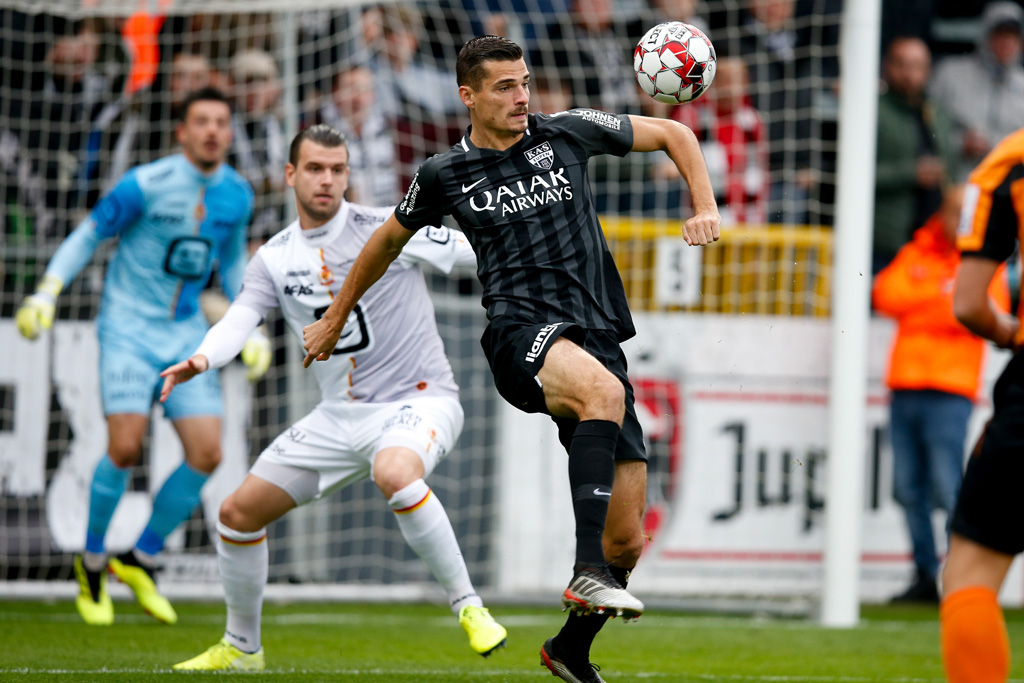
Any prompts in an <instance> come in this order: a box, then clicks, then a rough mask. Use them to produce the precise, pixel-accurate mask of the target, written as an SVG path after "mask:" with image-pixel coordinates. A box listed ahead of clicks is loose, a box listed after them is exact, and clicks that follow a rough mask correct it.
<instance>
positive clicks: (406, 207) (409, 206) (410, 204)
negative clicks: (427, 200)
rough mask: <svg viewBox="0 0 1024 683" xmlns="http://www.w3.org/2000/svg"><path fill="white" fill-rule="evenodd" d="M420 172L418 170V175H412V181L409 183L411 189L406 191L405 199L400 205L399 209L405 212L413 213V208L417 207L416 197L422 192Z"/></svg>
mask: <svg viewBox="0 0 1024 683" xmlns="http://www.w3.org/2000/svg"><path fill="white" fill-rule="evenodd" d="M419 180H420V174H419V172H418V171H417V173H416V175H414V176H413V177H412V182H411V183H409V190H408V191H407V192H406V193H405V199H403V200H402V203H401V204H400V205H399V206H398V210H399V211H401V212H402V213H404V214H409V213H412V211H413V209H415V208H416V198H417V197H418V196H419V194H420V183H419Z"/></svg>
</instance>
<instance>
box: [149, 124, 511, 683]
mask: <svg viewBox="0 0 1024 683" xmlns="http://www.w3.org/2000/svg"><path fill="white" fill-rule="evenodd" d="M348 159H349V156H348V145H347V142H346V140H345V136H344V135H342V134H341V133H340V132H339V131H337V130H335V129H334V128H331V127H330V126H326V125H318V126H313V127H312V128H307V129H305V130H303V131H302V132H301V133H299V134H298V135H297V136H296V137H295V139H294V141H293V142H292V144H291V150H290V152H289V162H288V164H287V166H286V167H285V179H286V182H287V183H288V185H289V186H290V187H293V188H295V199H296V208H297V209H298V214H299V219H298V220H297V221H296V222H294V223H292V224H291V225H289V226H288V227H286V228H285V229H284V230H282V231H281V232H279V233H278V234H277V235H275V236H274V237H272V238H271V239H270V240H269V241H268V242H267V243H266V244H264V245H263V246H262V247H260V249H259V250H258V251H257V252H256V254H255V256H253V259H252V261H251V262H250V263H249V266H248V268H247V269H246V272H245V287H244V289H243V291H242V293H241V294H240V295H239V296H238V298H237V299H236V300H235V302H234V303H233V304H232V305H231V307H230V308H229V309H228V311H227V313H226V314H225V315H224V318H223V319H222V320H221V321H220V322H219V323H217V324H216V325H214V326H213V328H211V329H210V332H209V333H208V334H207V335H206V338H205V339H204V340H203V343H202V344H201V345H200V346H199V348H198V349H196V351H195V355H193V356H192V357H191V358H189V359H188V360H185V361H182V362H180V363H177V364H176V365H173V366H171V367H169V368H167V370H165V371H164V372H163V376H164V377H166V380H165V382H164V388H163V391H162V392H161V395H160V398H161V400H167V401H170V400H171V398H172V397H173V396H176V392H175V393H172V392H173V391H174V389H175V387H176V386H178V385H179V384H181V383H182V382H186V381H188V380H190V379H192V378H193V377H195V376H197V375H199V374H200V373H202V372H205V371H206V370H208V369H209V368H216V367H220V366H222V365H224V364H225V363H227V362H228V361H229V360H231V358H233V357H234V355H235V354H236V353H238V350H239V349H240V348H242V344H243V342H244V340H245V338H246V335H247V334H248V333H249V332H250V331H251V330H252V329H254V328H255V327H256V325H257V324H259V321H260V320H261V319H262V318H263V317H264V316H265V315H266V314H267V313H268V312H269V311H271V310H272V309H273V308H276V307H278V306H280V307H281V310H282V312H283V314H284V317H285V319H286V320H287V322H288V326H289V327H290V328H291V329H292V331H293V332H294V333H295V334H296V336H298V337H299V339H301V338H302V330H303V328H304V327H305V326H306V325H309V324H310V323H312V322H313V321H314V320H316V319H317V318H319V317H320V315H322V313H323V311H325V310H326V309H327V307H328V306H329V305H330V303H331V300H332V299H333V297H334V294H335V293H336V292H337V290H338V288H339V287H340V286H341V283H342V282H343V281H344V279H345V276H346V274H347V273H348V269H349V268H350V267H351V265H352V262H353V261H354V260H355V258H356V256H357V255H358V254H359V252H360V250H361V249H362V248H363V245H364V244H366V241H367V240H368V239H369V238H370V236H371V235H372V234H373V232H374V230H376V229H377V227H378V226H379V225H380V224H381V223H383V222H384V220H385V219H386V218H387V217H388V216H389V215H391V212H392V207H388V208H386V209H374V208H369V207H366V206H360V205H357V204H350V203H346V202H344V201H343V200H342V197H343V196H344V194H345V190H346V188H347V187H348V178H349V168H348ZM475 263H476V259H475V257H474V255H473V250H472V249H471V248H470V246H469V244H468V242H466V240H465V238H463V236H462V235H461V234H460V233H457V232H453V231H449V230H448V229H447V228H443V227H441V228H433V227H432V228H430V229H429V230H426V231H424V232H423V233H421V234H420V235H417V236H416V237H414V238H413V239H412V240H411V241H410V242H409V245H408V246H407V247H406V250H405V251H404V252H403V254H402V257H401V258H399V259H398V260H397V261H396V262H395V263H394V264H393V265H392V266H391V267H390V268H389V269H388V271H387V272H386V273H385V274H384V275H383V277H382V278H381V280H380V282H379V283H378V284H377V285H376V286H375V287H373V288H372V289H371V290H370V291H369V292H368V293H367V296H366V297H365V298H364V299H363V301H362V302H361V303H360V304H359V305H357V306H356V307H355V308H354V309H353V310H352V314H351V316H349V319H348V322H347V324H346V325H345V326H344V330H343V332H342V334H341V337H340V340H339V342H338V344H337V345H336V346H335V347H334V353H333V355H332V356H331V359H330V360H329V361H327V362H326V363H318V364H317V366H316V378H317V382H318V384H319V385H320V391H321V394H322V400H321V402H320V403H319V404H318V405H317V406H316V408H314V409H313V411H312V412H311V413H310V414H309V415H307V416H306V417H304V418H302V419H301V420H299V422H297V423H296V424H295V425H293V426H292V427H291V428H290V429H288V430H286V431H285V432H284V433H283V434H281V435H280V436H278V437H277V438H276V439H275V440H274V442H273V443H271V444H270V446H269V447H268V448H267V449H266V450H265V451H263V453H262V454H261V455H260V457H259V459H258V460H257V461H256V462H255V464H253V466H252V469H251V470H250V472H249V476H248V477H246V479H245V481H243V482H242V485H241V486H240V487H239V488H238V489H237V490H236V491H235V492H234V493H232V494H231V495H229V496H228V497H227V499H226V500H225V501H224V503H223V504H222V505H221V509H220V523H219V524H218V525H217V530H218V532H219V535H220V541H219V543H218V544H217V557H218V566H219V568H220V574H221V580H222V582H223V584H224V597H225V600H226V602H227V611H228V615H227V624H226V627H225V630H224V637H223V638H222V639H221V640H220V641H219V642H218V643H217V644H216V645H214V646H213V647H211V648H210V649H208V650H207V651H205V652H203V653H202V654H200V655H198V656H197V657H194V658H192V659H190V660H188V661H186V662H181V663H180V664H176V665H175V666H174V668H175V669H176V670H179V671H214V670H227V669H241V670H259V669H263V668H264V654H263V648H262V646H261V643H260V611H261V608H262V603H263V587H264V585H265V584H266V582H267V573H268V566H269V556H268V550H267V542H266V538H267V532H266V527H267V525H268V524H270V523H271V522H273V521H275V520H277V519H279V518H281V517H282V516H283V515H284V514H285V513H287V512H288V511H289V510H291V509H293V508H295V507H297V506H299V505H304V504H306V503H308V502H310V501H313V500H316V499H318V498H322V497H324V496H326V495H329V494H330V493H332V492H333V491H336V490H337V489H340V488H342V487H344V486H347V485H349V484H353V483H355V482H358V481H361V480H363V479H366V478H368V477H372V478H373V481H374V482H375V483H376V484H377V487H378V488H379V489H380V491H381V493H382V494H384V498H385V499H386V500H387V501H388V505H389V506H390V507H391V509H392V510H393V511H394V513H395V520H396V521H397V523H398V528H399V529H400V530H401V532H402V535H403V536H404V537H405V540H406V542H407V543H408V544H409V546H410V547H411V548H412V549H413V550H415V551H416V554H417V555H419V556H420V557H421V558H422V559H423V561H424V562H425V563H426V565H427V567H428V568H429V569H430V571H431V573H432V574H433V575H434V577H435V578H436V579H437V580H438V582H439V583H440V584H441V585H442V587H443V588H444V589H445V592H446V593H447V594H448V604H449V606H450V607H451V610H452V612H453V613H454V614H456V615H458V619H459V623H460V624H461V625H462V627H463V629H465V631H466V634H467V635H468V636H469V644H470V647H471V648H472V649H473V650H474V651H476V652H478V653H480V654H481V655H484V656H488V655H489V654H491V652H493V651H494V650H495V649H497V648H499V647H502V646H503V645H504V644H505V637H506V632H505V629H504V628H503V627H502V626H501V625H500V624H498V623H497V622H496V621H495V620H494V619H493V617H491V615H490V613H489V612H488V611H487V609H486V608H484V606H483V602H482V601H481V599H480V597H479V596H478V595H477V594H476V591H475V590H474V589H473V583H472V581H470V578H469V572H468V571H467V569H466V563H465V560H464V559H463V557H462V552H461V551H460V550H459V543H458V541H457V540H456V538H455V532H454V531H453V530H452V525H451V522H449V520H448V514H447V513H446V512H445V509H444V507H443V506H442V505H441V501H439V500H438V499H437V497H436V496H435V495H434V494H433V493H432V492H431V490H430V487H429V486H427V484H426V482H425V481H424V478H425V477H427V476H428V475H429V474H430V473H431V472H432V471H433V470H434V468H435V467H436V466H437V464H438V463H439V462H440V461H441V460H442V459H443V458H444V457H445V456H446V455H447V454H448V452H449V451H450V450H451V448H452V446H453V445H454V444H455V440H456V439H457V438H458V436H459V433H460V432H461V431H462V424H463V412H462V406H461V405H460V404H459V397H458V391H459V389H458V386H456V384H455V379H454V378H453V377H452V370H451V366H450V365H449V364H448V359H447V358H446V357H445V354H444V346H443V344H442V342H441V337H440V335H439V334H438V332H437V324H436V323H435V321H434V308H433V306H432V305H431V302H430V297H429V295H428V292H427V287H426V283H425V281H424V278H423V273H422V272H421V271H420V269H419V268H418V267H417V266H418V265H419V264H429V265H431V266H433V267H435V268H437V269H439V270H441V271H442V272H445V273H449V272H451V271H452V269H453V268H454V267H456V266H472V265H474V264H475ZM200 377H204V376H203V375H200ZM188 386H189V385H185V386H183V387H181V388H180V389H178V391H180V390H181V389H187V388H188Z"/></svg>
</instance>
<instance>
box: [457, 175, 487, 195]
mask: <svg viewBox="0 0 1024 683" xmlns="http://www.w3.org/2000/svg"><path fill="white" fill-rule="evenodd" d="M485 180H487V178H481V179H480V180H478V181H476V182H475V183H473V184H471V185H466V184H465V183H463V185H462V194H466V193H467V192H469V191H470V190H472V189H473V188H474V187H476V186H477V185H479V184H480V183H482V182H483V181H485Z"/></svg>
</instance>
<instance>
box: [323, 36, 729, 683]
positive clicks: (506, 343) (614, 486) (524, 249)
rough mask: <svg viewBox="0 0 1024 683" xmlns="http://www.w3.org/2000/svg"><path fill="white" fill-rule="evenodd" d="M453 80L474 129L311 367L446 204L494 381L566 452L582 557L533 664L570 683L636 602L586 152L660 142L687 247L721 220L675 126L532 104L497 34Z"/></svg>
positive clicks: (632, 529) (417, 196) (513, 55)
mask: <svg viewBox="0 0 1024 683" xmlns="http://www.w3.org/2000/svg"><path fill="white" fill-rule="evenodd" d="M456 77H457V80H458V84H459V94H460V96H461V98H462V102H463V103H464V104H465V105H466V107H467V108H468V109H469V113H470V120H471V122H472V125H470V127H469V129H468V132H467V134H466V135H465V137H463V138H462V140H461V141H460V142H459V143H458V144H456V145H455V146H454V147H452V148H451V149H450V150H448V151H447V152H445V153H444V154H440V155H438V156H435V157H432V158H430V159H428V160H427V161H426V162H424V163H423V165H422V166H421V167H420V169H419V172H418V173H417V175H416V177H415V178H413V181H412V184H411V185H410V187H409V190H408V192H407V193H406V195H405V199H404V200H403V201H402V203H401V204H400V205H399V206H398V208H397V209H396V210H395V213H394V215H393V216H392V217H391V218H389V219H388V220H387V221H386V222H385V223H384V224H383V225H382V226H381V227H380V228H379V229H378V230H377V232H376V233H374V235H373V236H372V237H371V238H370V241H369V242H368V243H367V244H366V247H365V248H364V249H363V251H362V253H360V255H359V257H358V259H357V260H356V262H355V264H354V265H353V266H352V269H351V271H350V272H349V275H348V277H347V278H346V280H345V283H344V285H343V286H342V288H341V291H340V292H339V293H338V296H337V297H335V299H334V301H333V302H332V304H331V306H330V308H329V309H328V310H327V312H326V313H325V314H324V316H323V318H322V319H321V320H320V321H318V322H317V323H314V324H313V325H310V326H309V327H307V328H306V329H305V342H306V343H305V348H306V351H307V352H308V355H307V356H306V359H305V361H304V364H305V365H306V366H307V367H308V366H309V365H310V363H312V361H313V360H314V359H315V360H325V359H327V358H328V357H330V354H331V351H332V350H333V349H334V346H335V344H336V343H337V340H338V336H339V334H340V333H341V329H342V327H343V325H344V322H345V320H346V319H347V318H348V315H349V312H350V311H351V309H352V307H353V306H354V305H355V303H356V302H357V301H358V300H359V298H360V297H361V296H362V295H363V293H364V292H366V290H367V289H368V288H369V287H370V285H372V284H373V283H374V282H375V281H376V280H377V279H378V278H379V277H380V276H381V275H382V274H383V273H384V272H385V270H387V267H388V265H389V264H390V263H391V261H392V260H394V258H395V257H397V256H398V254H399V252H401V250H402V248H403V246H404V245H405V243H406V242H407V241H408V240H409V239H410V237H411V236H412V234H413V233H414V232H415V231H416V230H419V229H420V228H422V227H423V226H426V225H439V224H440V221H441V218H442V216H444V215H451V216H453V217H454V218H455V219H456V221H458V223H459V225H460V226H461V228H462V230H463V232H464V233H465V235H466V237H467V238H468V239H469V242H470V244H471V245H472V246H473V249H474V251H475V252H476V255H477V262H478V274H479V276H480V281H481V283H482V284H483V304H484V306H485V307H486V309H487V317H488V320H489V324H488V326H487V329H486V331H485V332H484V335H483V339H482V344H483V347H484V352H485V353H486V355H487V359H488V362H489V363H490V366H491V370H492V372H493V374H494V381H495V385H496V386H497V388H498V392H499V393H500V394H501V395H502V397H504V398H505V400H507V401H508V402H509V403H511V404H512V405H514V406H516V407H517V408H519V409H521V410H524V411H526V412H543V413H547V414H548V415H551V416H552V418H553V419H554V421H555V423H556V424H557V425H558V429H559V438H560V440H561V442H562V444H563V446H565V448H566V450H567V451H568V453H569V483H570V487H571V490H572V503H573V511H574V513H575V517H576V564H575V567H574V575H573V578H572V581H571V582H570V584H569V587H568V588H567V589H566V590H565V593H564V594H563V596H562V602H563V604H564V605H566V606H567V607H569V608H570V609H571V610H573V611H572V612H571V613H570V615H569V618H568V621H567V622H566V624H565V626H564V627H563V628H562V630H561V632H560V633H559V634H558V635H557V636H555V637H553V638H549V639H548V640H547V642H545V643H544V646H543V647H542V649H541V662H542V664H544V665H545V666H547V667H548V669H550V670H551V671H552V673H554V674H555V675H556V676H558V677H560V678H561V679H562V680H564V681H569V682H570V683H572V682H576V683H581V682H582V683H595V682H599V681H602V680H603V679H602V678H601V677H600V676H599V675H598V674H597V672H596V670H595V668H594V667H593V666H592V665H591V664H590V661H589V655H590V645H591V643H592V642H593V640H594V637H595V636H596V635H597V632H598V631H599V630H600V629H601V627H602V626H603V625H604V623H605V621H606V620H607V618H608V617H609V616H624V617H637V616H639V615H640V614H641V613H642V612H643V604H642V603H641V602H640V601H639V600H637V599H636V598H635V597H633V596H632V595H631V594H630V593H629V592H627V591H626V589H625V586H626V582H627V579H628V577H629V572H630V571H631V570H632V568H633V567H634V566H635V565H636V562H637V559H638V558H639V557H640V552H641V550H642V549H643V543H644V538H643V529H642V517H643V510H644V503H645V499H646V485H647V460H646V458H647V456H646V453H645V452H644V445H643V437H642V433H641V430H640V424H639V422H638V421H637V417H636V412H635V410H634V407H633V389H632V387H631V386H630V383H629V380H628V379H627V377H626V360H625V357H624V355H623V353H622V350H621V349H620V347H619V343H620V342H622V341H624V340H626V339H629V338H630V337H632V336H633V335H634V334H635V330H634V328H633V322H632V317H631V316H630V313H629V309H628V307H627V305H626V297H625V291H624V289H623V286H622V280H621V279H620V277H619V273H618V271H617V270H616V267H615V263H614V262H613V260H612V256H611V253H610V252H609V251H608V245H607V243H606V242H605V239H604V235H603V233H602V231H601V226H600V224H599V223H598V220H597V214H596V213H595V210H594V203H593V200H592V197H591V190H590V184H589V181H588V179H587V161H588V159H589V158H590V157H591V156H594V155H597V154H616V155H619V156H622V155H625V154H626V153H627V152H630V151H637V152H651V151H655V150H663V151H665V152H666V153H667V154H668V156H669V157H670V158H671V159H672V161H674V162H675V165H676V167H677V168H678V169H679V171H680V173H681V174H682V176H683V178H684V179H685V180H686V182H687V184H688V185H689V188H690V194H691V196H692V198H693V207H694V215H693V217H692V218H690V219H688V220H687V221H686V222H685V224H684V226H683V234H684V236H685V238H686V241H687V243H688V244H690V245H704V244H709V243H711V242H714V241H716V240H717V239H718V237H719V223H720V220H721V219H720V217H719V214H718V208H717V206H716V204H715V199H714V192H713V191H712V189H711V182H710V180H709V178H708V172H707V168H706V166H705V165H704V158H703V156H702V155H701V151H700V147H699V145H698V143H697V139H696V138H695V137H694V135H693V133H692V132H691V131H690V129H689V128H687V127H685V126H683V125H682V124H679V123H676V122H674V121H671V120H668V119H654V118H647V117H643V116H625V115H616V114H608V113H604V112H600V111H594V110H590V109H574V110H571V111H567V112H559V113H557V114H553V115H550V116H546V115H543V114H538V115H534V114H529V113H528V106H529V100H530V89H529V84H530V73H529V71H528V69H527V67H526V63H525V62H524V61H523V54H522V50H521V49H520V47H519V46H518V45H516V44H515V43H513V42H512V41H510V40H507V39H505V38H499V37H496V36H481V37H478V38H474V39H473V40H470V41H469V42H468V43H466V45H465V46H463V48H462V50H461V51H460V53H459V57H458V61H457V63H456Z"/></svg>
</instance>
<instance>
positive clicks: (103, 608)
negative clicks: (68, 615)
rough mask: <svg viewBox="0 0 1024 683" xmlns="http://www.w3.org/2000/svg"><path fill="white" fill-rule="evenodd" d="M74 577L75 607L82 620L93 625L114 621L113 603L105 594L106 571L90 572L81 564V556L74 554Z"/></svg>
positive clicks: (103, 624) (106, 624)
mask: <svg viewBox="0 0 1024 683" xmlns="http://www.w3.org/2000/svg"><path fill="white" fill-rule="evenodd" d="M75 578H76V579H78V597H76V598H75V607H76V608H78V613H79V614H81V615H82V620H83V621H85V623H87V624H92V625H93V626H109V625H110V624H113V623H114V603H112V602H111V601H110V595H108V594H107V573H106V572H104V571H98V572H91V571H89V570H87V569H86V568H85V565H84V564H82V556H81V555H75Z"/></svg>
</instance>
